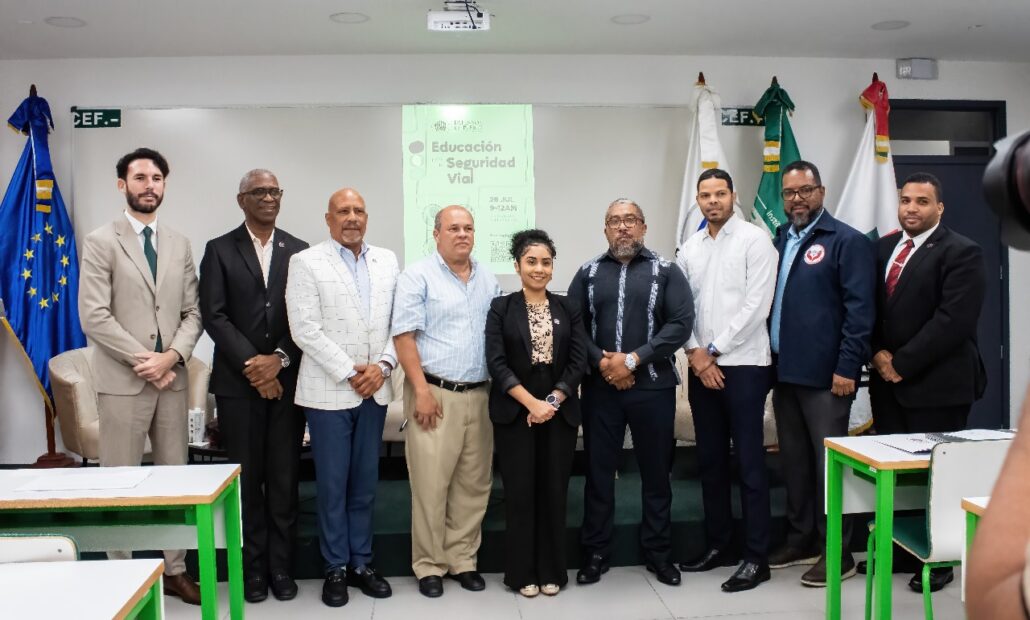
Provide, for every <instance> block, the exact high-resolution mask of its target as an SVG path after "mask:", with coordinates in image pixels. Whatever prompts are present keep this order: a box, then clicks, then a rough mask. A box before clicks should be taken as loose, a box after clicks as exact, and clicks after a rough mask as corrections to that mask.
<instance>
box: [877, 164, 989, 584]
mask: <svg viewBox="0 0 1030 620" xmlns="http://www.w3.org/2000/svg"><path fill="white" fill-rule="evenodd" d="M943 213H944V202H943V194H942V192H941V182H940V181H939V180H938V179H937V177H935V176H933V175H932V174H926V173H917V174H913V175H911V176H910V177H908V178H907V179H905V183H904V185H903V186H902V188H901V201H900V205H899V207H898V220H899V221H900V223H901V228H902V231H901V232H896V233H893V234H890V235H887V236H886V237H884V238H883V239H880V241H879V245H878V247H877V270H878V271H877V274H878V278H877V290H876V324H875V327H874V328H873V339H872V344H873V347H872V350H873V367H874V368H875V369H876V372H875V373H872V376H871V378H870V381H869V396H870V401H871V404H872V408H873V420H874V423H875V425H876V431H877V433H879V434H890V433H925V432H947V431H957V430H961V429H963V428H965V426H966V418H968V417H969V409H970V407H971V406H972V404H973V401H975V400H976V399H978V398H980V396H981V395H982V394H983V390H984V387H985V386H986V382H987V380H986V375H985V373H984V367H983V362H982V360H981V359H980V352H979V350H978V348H977V343H976V326H977V320H978V319H979V318H980V309H981V307H982V306H983V301H984V289H985V287H986V277H987V276H986V268H985V266H984V260H983V253H982V251H981V249H980V246H978V245H977V244H976V243H975V242H974V241H972V240H970V239H967V238H966V237H963V236H962V235H960V234H958V233H956V232H954V231H952V230H949V229H948V228H947V227H945V226H943V225H941V223H940V222H941V214H943ZM951 580H952V571H951V569H950V568H947V569H940V570H935V571H934V572H933V575H932V578H931V583H930V589H931V590H933V591H936V590H939V589H941V588H943V587H944V585H945V584H947V583H948V582H949V581H951ZM909 586H910V587H911V588H912V589H913V590H915V591H917V592H922V583H921V581H920V579H919V574H918V573H917V574H916V575H915V576H913V578H912V580H911V581H910V582H909Z"/></svg>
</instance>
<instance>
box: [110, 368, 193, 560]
mask: <svg viewBox="0 0 1030 620" xmlns="http://www.w3.org/2000/svg"><path fill="white" fill-rule="evenodd" d="M180 371H181V372H186V370H185V369H184V368H183V369H176V372H180ZM186 397H187V394H186V390H185V389H182V390H179V391H177V392H173V391H171V390H164V391H162V390H158V389H157V388H155V387H154V386H153V384H151V383H147V384H146V385H145V386H144V387H143V391H141V392H140V393H139V394H136V395H134V396H120V395H116V394H98V395H97V409H98V413H99V415H100V466H101V467H119V466H131V465H139V464H140V463H141V462H142V461H143V449H144V443H145V441H146V438H147V436H149V437H150V447H151V454H152V455H153V457H154V464H155V465H183V464H185V463H186V449H187V448H186V444H187V437H186V432H187V424H186V410H187V400H186ZM108 556H109V557H111V558H112V559H126V558H130V557H132V554H131V553H130V552H127V551H111V552H109V553H108ZM185 558H186V552H185V551H183V550H175V551H172V550H169V551H165V574H166V575H178V574H180V573H184V572H186V562H185Z"/></svg>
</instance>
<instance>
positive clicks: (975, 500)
mask: <svg viewBox="0 0 1030 620" xmlns="http://www.w3.org/2000/svg"><path fill="white" fill-rule="evenodd" d="M990 500H991V496H990V495H988V496H986V497H963V498H962V509H963V510H965V511H966V512H971V513H973V514H975V515H977V516H978V517H982V516H983V515H984V511H985V510H987V502H989V501H990Z"/></svg>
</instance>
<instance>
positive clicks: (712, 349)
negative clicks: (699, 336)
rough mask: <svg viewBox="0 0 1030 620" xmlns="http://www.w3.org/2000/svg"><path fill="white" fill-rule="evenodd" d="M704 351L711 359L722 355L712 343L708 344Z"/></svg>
mask: <svg viewBox="0 0 1030 620" xmlns="http://www.w3.org/2000/svg"><path fill="white" fill-rule="evenodd" d="M705 350H706V351H708V355H711V356H712V357H719V356H720V355H722V353H720V352H719V349H716V348H715V343H714V342H709V343H708V347H707V348H706V349H705Z"/></svg>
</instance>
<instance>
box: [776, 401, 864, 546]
mask: <svg viewBox="0 0 1030 620" xmlns="http://www.w3.org/2000/svg"><path fill="white" fill-rule="evenodd" d="M854 400H855V398H854V396H853V395H852V396H845V397H841V396H834V395H833V394H832V393H831V392H830V390H828V389H826V390H824V389H818V388H811V387H806V386H802V385H795V384H792V383H777V384H776V386H775V387H774V388H773V409H774V411H775V415H776V433H777V435H778V437H779V442H780V467H781V469H782V476H783V482H784V484H785V485H786V487H787V522H788V528H787V544H788V545H789V546H791V547H793V548H795V549H805V550H810V549H823V548H825V546H826V512H825V509H824V507H825V505H826V503H825V499H824V497H825V496H824V494H825V488H824V486H825V482H826V479H825V472H826V449H825V448H824V446H823V439H825V438H827V437H844V436H846V435H847V434H848V418H849V417H850V415H851V403H852V402H853V401H854ZM841 540H843V541H844V546H845V548H846V547H847V544H848V541H850V540H851V519H848V518H847V517H845V518H844V521H843V529H842V537H841Z"/></svg>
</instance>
